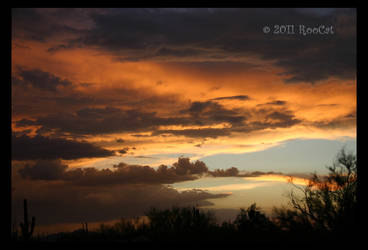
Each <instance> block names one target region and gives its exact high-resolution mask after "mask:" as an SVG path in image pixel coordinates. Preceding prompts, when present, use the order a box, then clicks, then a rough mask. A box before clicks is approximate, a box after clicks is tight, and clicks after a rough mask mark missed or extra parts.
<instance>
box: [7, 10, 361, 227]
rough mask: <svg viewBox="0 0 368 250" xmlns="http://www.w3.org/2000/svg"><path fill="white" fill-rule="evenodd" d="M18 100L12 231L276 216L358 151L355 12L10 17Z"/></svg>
mask: <svg viewBox="0 0 368 250" xmlns="http://www.w3.org/2000/svg"><path fill="white" fill-rule="evenodd" d="M286 24H290V25H294V27H295V28H296V31H297V30H298V28H299V25H304V26H307V27H319V26H321V25H325V26H331V27H333V31H334V32H333V34H310V35H302V34H299V33H296V34H274V33H273V31H274V26H275V25H286ZM265 26H267V27H270V28H271V32H269V33H265V32H264V27H265ZM11 88H12V204H13V210H12V211H13V215H12V216H13V218H12V219H13V220H15V221H16V223H19V221H20V220H21V218H22V200H23V199H24V198H27V199H28V200H29V210H30V214H31V215H35V216H36V220H37V223H38V226H40V227H42V226H50V225H57V224H67V223H77V224H80V222H82V221H88V222H91V223H92V222H103V221H111V220H115V219H118V218H120V217H121V216H135V215H143V214H144V212H145V211H146V210H147V208H149V207H150V206H157V207H170V206H172V205H188V204H189V205H190V204H197V205H199V206H201V207H203V208H212V209H218V211H222V214H224V213H225V212H226V211H230V210H231V211H238V208H240V207H248V206H249V205H250V204H251V203H252V202H254V201H256V202H257V204H260V205H261V207H262V205H263V207H264V208H265V209H268V208H271V207H272V206H273V205H280V204H281V203H282V202H283V201H285V202H286V201H287V199H286V198H285V197H284V194H285V193H287V192H288V190H290V188H291V186H290V184H289V183H288V181H287V178H286V176H289V175H292V176H294V177H295V180H297V181H296V184H299V185H303V183H304V180H305V179H304V178H307V177H308V174H310V173H312V172H318V173H320V174H325V173H326V168H325V167H326V166H328V165H332V163H333V159H334V156H335V155H336V154H337V152H338V151H339V150H340V149H341V148H342V147H345V148H346V149H347V151H351V152H354V153H355V152H356V10H355V9H205V8H202V9H13V10H12V82H11ZM180 157H181V158H190V162H184V161H182V162H180V161H179V158H180ZM196 161H197V163H195V162H196ZM201 162H203V164H202V163H201ZM174 163H176V165H175V164H174ZM201 164H202V165H201ZM160 165H165V166H167V168H165V169H164V167H159V166H160ZM203 165H204V166H205V167H207V168H208V170H204V171H202V172H198V173H195V172H193V166H194V167H197V166H203ZM175 166H180V167H181V168H183V169H185V171H186V172H185V171H184V172H183V173H179V172H175V171H174V168H175ZM231 167H235V168H237V169H238V170H239V176H231V177H228V176H218V177H214V176H213V174H211V173H212V171H214V170H215V169H223V170H226V169H230V168H231ZM190 169H192V170H190ZM267 172H269V173H268V174H266V173H267ZM271 172H272V173H271ZM193 189H195V190H193ZM280 197H283V198H280ZM225 210H226V211H225ZM224 211H225V212H224ZM232 214H234V213H232ZM60 228H61V227H60ZM45 230H46V229H45ZM47 230H54V229H51V228H50V227H49V228H48V229H47ZM60 230H61V229H60Z"/></svg>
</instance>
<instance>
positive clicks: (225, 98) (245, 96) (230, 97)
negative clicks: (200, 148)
mask: <svg viewBox="0 0 368 250" xmlns="http://www.w3.org/2000/svg"><path fill="white" fill-rule="evenodd" d="M211 100H212V101H221V100H240V101H246V100H250V97H249V96H247V95H236V96H223V97H217V98H213V99H211Z"/></svg>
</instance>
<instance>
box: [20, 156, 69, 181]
mask: <svg viewBox="0 0 368 250" xmlns="http://www.w3.org/2000/svg"><path fill="white" fill-rule="evenodd" d="M67 168H68V166H67V165H65V164H62V163H61V161H60V160H59V159H57V160H38V161H37V162H36V163H35V164H33V165H31V164H26V165H25V167H24V168H22V169H19V174H20V175H21V176H22V177H23V178H30V179H35V180H60V179H61V178H62V177H63V175H64V173H65V170H67Z"/></svg>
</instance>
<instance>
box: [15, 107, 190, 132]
mask: <svg viewBox="0 0 368 250" xmlns="http://www.w3.org/2000/svg"><path fill="white" fill-rule="evenodd" d="M190 123H191V121H190V120H189V119H187V118H180V117H168V118H165V117H159V116H157V115H156V113H155V112H144V111H140V110H134V109H129V110H122V109H118V108H113V107H106V108H84V109H80V110H78V111H76V112H75V113H59V114H51V115H47V116H43V117H39V118H37V119H36V120H35V121H31V120H20V121H18V122H16V124H17V126H26V125H42V126H44V127H46V128H49V129H55V130H57V131H60V132H69V133H73V134H82V135H83V134H106V133H113V132H133V131H135V132H138V131H147V130H152V129H154V128H155V127H157V126H159V125H175V124H190Z"/></svg>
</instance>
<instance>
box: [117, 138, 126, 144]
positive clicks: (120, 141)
mask: <svg viewBox="0 0 368 250" xmlns="http://www.w3.org/2000/svg"><path fill="white" fill-rule="evenodd" d="M115 141H116V142H117V143H124V142H125V141H124V140H123V139H121V138H117V139H116V140H115Z"/></svg>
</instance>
